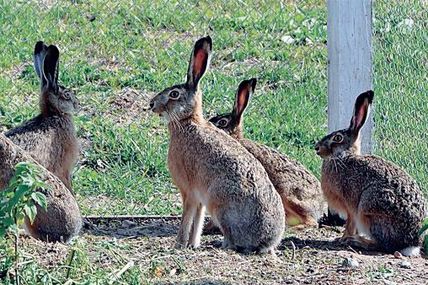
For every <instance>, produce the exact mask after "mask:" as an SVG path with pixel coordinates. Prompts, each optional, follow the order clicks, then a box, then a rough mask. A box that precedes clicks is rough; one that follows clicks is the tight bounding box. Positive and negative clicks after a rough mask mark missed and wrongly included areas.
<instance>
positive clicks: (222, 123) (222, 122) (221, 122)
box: [217, 118, 229, 128]
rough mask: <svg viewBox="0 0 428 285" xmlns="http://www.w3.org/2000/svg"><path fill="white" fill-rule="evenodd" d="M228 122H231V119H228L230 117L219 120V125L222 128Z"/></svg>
mask: <svg viewBox="0 0 428 285" xmlns="http://www.w3.org/2000/svg"><path fill="white" fill-rule="evenodd" d="M228 124H229V120H228V119H226V118H223V119H221V120H219V121H218V122H217V126H219V127H220V128H224V127H226V126H227V125H228Z"/></svg>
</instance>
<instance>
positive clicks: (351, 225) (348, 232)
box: [339, 213, 357, 242]
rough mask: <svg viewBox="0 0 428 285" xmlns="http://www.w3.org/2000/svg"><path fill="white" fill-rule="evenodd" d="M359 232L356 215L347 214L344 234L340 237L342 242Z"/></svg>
mask: <svg viewBox="0 0 428 285" xmlns="http://www.w3.org/2000/svg"><path fill="white" fill-rule="evenodd" d="M356 234H357V227H356V225H355V217H354V215H351V214H349V213H348V214H347V219H346V224H345V231H344V232H343V236H342V237H341V238H340V239H339V241H340V242H346V240H347V238H349V237H353V236H355V235H356Z"/></svg>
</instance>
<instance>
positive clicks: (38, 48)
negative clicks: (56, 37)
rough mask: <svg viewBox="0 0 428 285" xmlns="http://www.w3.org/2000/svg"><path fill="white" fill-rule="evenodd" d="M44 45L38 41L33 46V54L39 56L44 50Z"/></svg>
mask: <svg viewBox="0 0 428 285" xmlns="http://www.w3.org/2000/svg"><path fill="white" fill-rule="evenodd" d="M45 47H46V45H45V43H44V42H43V41H38V42H37V43H36V45H35V46H34V54H39V53H41V52H42V51H43V50H44V49H45Z"/></svg>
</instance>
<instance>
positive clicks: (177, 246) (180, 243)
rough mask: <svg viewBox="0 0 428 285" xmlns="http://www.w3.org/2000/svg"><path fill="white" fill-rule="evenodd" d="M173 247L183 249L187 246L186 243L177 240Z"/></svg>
mask: <svg viewBox="0 0 428 285" xmlns="http://www.w3.org/2000/svg"><path fill="white" fill-rule="evenodd" d="M174 248H175V249H185V248H187V244H186V243H182V242H179V241H177V242H176V243H175V247H174Z"/></svg>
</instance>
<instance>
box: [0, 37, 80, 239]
mask: <svg viewBox="0 0 428 285" xmlns="http://www.w3.org/2000/svg"><path fill="white" fill-rule="evenodd" d="M58 63H59V50H58V48H57V47H56V46H54V45H50V46H49V47H48V46H46V45H45V44H44V43H43V42H37V44H36V46H35V49H34V68H35V70H36V73H37V75H38V77H39V78H40V86H41V93H40V115H38V116H37V117H35V118H33V119H31V120H29V121H27V122H25V123H24V124H22V125H21V126H19V127H17V128H14V129H11V130H9V131H8V132H6V133H5V135H6V137H8V138H9V139H10V140H11V141H12V142H13V143H15V144H16V145H18V146H19V147H20V148H22V149H23V150H25V151H26V152H27V153H28V154H29V155H30V156H31V157H33V158H34V159H35V160H36V161H37V162H39V163H40V164H41V165H42V166H43V167H45V168H46V169H47V170H48V171H50V172H51V173H53V174H54V175H55V176H56V177H58V178H59V179H60V180H61V181H62V183H64V185H65V186H66V187H67V189H68V190H69V191H70V192H71V173H72V170H73V167H74V165H75V163H76V161H77V158H78V155H79V144H78V141H77V138H76V134H75V130H74V125H73V118H72V113H73V111H74V110H75V108H76V107H77V104H78V103H77V99H76V98H75V95H74V94H73V93H72V92H71V91H70V90H68V89H66V88H64V87H62V86H61V85H59V84H58ZM60 197H63V198H64V200H61V198H60ZM50 215H53V216H55V217H56V219H55V218H53V217H50ZM81 225H82V219H81V215H80V211H79V207H78V206H77V203H76V201H75V199H74V197H73V195H71V193H70V195H68V194H67V195H66V194H58V193H57V194H56V195H55V199H52V200H49V199H48V211H47V212H44V211H43V210H40V213H38V215H37V217H36V220H35V222H34V223H33V224H32V225H30V223H29V221H26V226H27V230H28V231H29V232H30V234H31V235H32V236H34V237H37V238H39V239H42V240H49V241H59V240H62V241H68V240H69V239H70V238H72V237H73V236H75V235H76V234H77V233H78V232H79V231H80V228H81Z"/></svg>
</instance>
